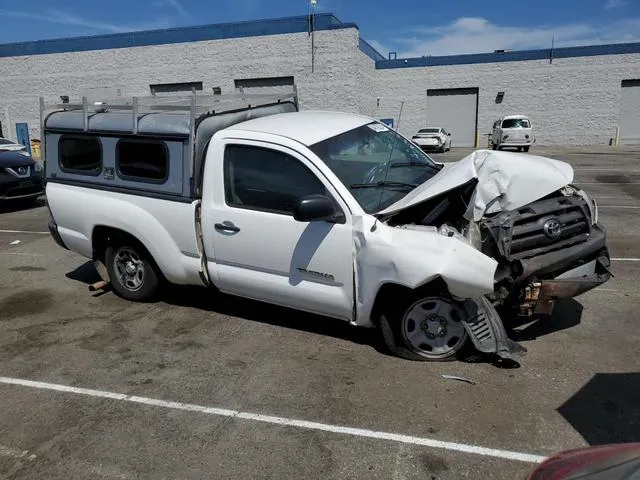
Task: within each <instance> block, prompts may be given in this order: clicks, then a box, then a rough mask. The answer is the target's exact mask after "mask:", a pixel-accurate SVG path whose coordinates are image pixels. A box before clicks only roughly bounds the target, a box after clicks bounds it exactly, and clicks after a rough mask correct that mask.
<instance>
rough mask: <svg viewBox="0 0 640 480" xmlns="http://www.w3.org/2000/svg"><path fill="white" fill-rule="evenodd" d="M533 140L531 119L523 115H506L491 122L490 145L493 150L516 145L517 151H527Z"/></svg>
mask: <svg viewBox="0 0 640 480" xmlns="http://www.w3.org/2000/svg"><path fill="white" fill-rule="evenodd" d="M535 141H536V139H535V137H534V136H533V131H532V127H531V120H529V118H528V117H526V116H525V115H508V116H506V117H503V118H501V119H499V120H496V121H495V122H494V124H493V132H491V144H492V145H491V146H492V147H493V149H494V150H496V149H497V150H502V148H504V147H516V148H517V149H518V151H522V150H524V151H525V152H528V151H529V148H530V147H531V145H533V143H534V142H535Z"/></svg>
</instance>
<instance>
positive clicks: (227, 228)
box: [214, 222, 240, 233]
mask: <svg viewBox="0 0 640 480" xmlns="http://www.w3.org/2000/svg"><path fill="white" fill-rule="evenodd" d="M214 227H215V228H216V230H218V231H219V232H233V233H237V232H239V231H240V229H239V228H238V227H236V226H235V225H234V224H233V223H231V222H223V223H216V224H215V225H214Z"/></svg>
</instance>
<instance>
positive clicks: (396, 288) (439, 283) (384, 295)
mask: <svg viewBox="0 0 640 480" xmlns="http://www.w3.org/2000/svg"><path fill="white" fill-rule="evenodd" d="M448 291H449V290H448V288H447V284H446V283H445V281H444V280H443V279H442V278H441V277H437V278H434V279H433V280H431V281H430V282H428V283H425V284H424V285H420V286H419V287H418V288H415V289H411V288H409V287H405V286H404V285H400V284H397V283H385V284H384V285H382V286H381V287H380V289H379V290H378V293H377V295H376V299H375V300H374V302H373V308H372V309H371V320H372V322H373V323H374V324H375V325H378V322H379V320H380V315H382V313H383V311H384V308H385V306H386V304H387V302H388V301H390V300H393V301H394V302H398V301H399V300H401V299H403V298H406V297H408V296H409V295H411V296H414V295H420V294H422V293H424V294H425V295H426V294H432V295H433V294H434V293H435V294H438V295H443V294H445V295H446V294H447V292H448Z"/></svg>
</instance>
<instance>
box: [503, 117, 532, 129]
mask: <svg viewBox="0 0 640 480" xmlns="http://www.w3.org/2000/svg"><path fill="white" fill-rule="evenodd" d="M529 127H531V125H530V124H529V120H527V119H526V118H508V119H506V120H503V121H502V128H529Z"/></svg>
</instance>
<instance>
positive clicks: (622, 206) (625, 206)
mask: <svg viewBox="0 0 640 480" xmlns="http://www.w3.org/2000/svg"><path fill="white" fill-rule="evenodd" d="M598 208H640V207H639V206H634V205H602V204H600V203H599V204H598Z"/></svg>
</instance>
